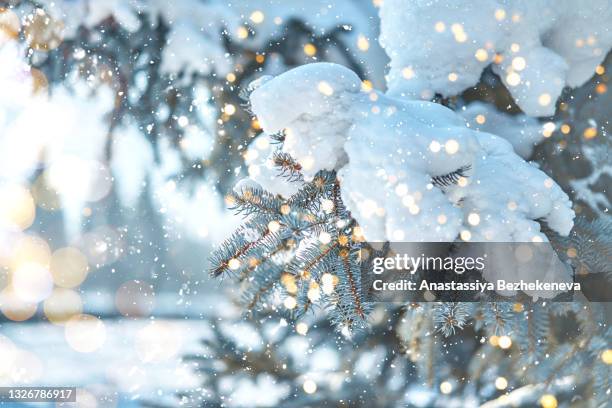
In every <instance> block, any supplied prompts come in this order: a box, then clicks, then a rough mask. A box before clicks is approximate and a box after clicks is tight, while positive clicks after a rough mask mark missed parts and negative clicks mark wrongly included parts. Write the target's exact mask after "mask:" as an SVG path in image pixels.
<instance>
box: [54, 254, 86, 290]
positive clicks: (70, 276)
mask: <svg viewBox="0 0 612 408" xmlns="http://www.w3.org/2000/svg"><path fill="white" fill-rule="evenodd" d="M50 269H51V275H52V276H53V281H54V282H55V284H56V285H57V286H61V287H62V288H74V287H75V286H78V285H80V284H81V283H83V281H84V280H85V278H86V277H87V273H88V270H89V266H88V265H87V258H86V257H85V255H83V254H82V253H81V251H79V250H78V249H76V248H72V247H65V248H60V249H58V250H56V251H55V252H53V255H52V256H51V268H50Z"/></svg>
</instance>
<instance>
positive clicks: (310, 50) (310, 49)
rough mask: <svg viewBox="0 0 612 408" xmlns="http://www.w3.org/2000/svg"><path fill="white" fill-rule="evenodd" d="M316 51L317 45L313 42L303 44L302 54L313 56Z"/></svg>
mask: <svg viewBox="0 0 612 408" xmlns="http://www.w3.org/2000/svg"><path fill="white" fill-rule="evenodd" d="M316 53H317V47H315V46H314V44H311V43H308V44H305V45H304V54H306V55H308V56H309V57H313V56H314V55H315V54H316Z"/></svg>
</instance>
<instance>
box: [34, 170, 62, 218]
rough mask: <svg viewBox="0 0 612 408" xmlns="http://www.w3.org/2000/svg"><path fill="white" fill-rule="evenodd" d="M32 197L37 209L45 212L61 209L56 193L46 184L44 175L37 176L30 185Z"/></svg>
mask: <svg viewBox="0 0 612 408" xmlns="http://www.w3.org/2000/svg"><path fill="white" fill-rule="evenodd" d="M32 197H33V198H34V201H35V202H36V204H37V205H38V207H40V208H42V209H43V210H45V211H57V210H59V209H60V208H61V202H60V198H59V195H58V193H57V191H56V190H55V189H53V188H52V187H50V186H49V185H48V184H47V182H46V179H45V176H44V175H41V176H38V178H37V179H36V181H34V184H32Z"/></svg>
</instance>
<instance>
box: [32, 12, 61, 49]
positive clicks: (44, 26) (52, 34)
mask: <svg viewBox="0 0 612 408" xmlns="http://www.w3.org/2000/svg"><path fill="white" fill-rule="evenodd" d="M24 33H25V39H26V41H27V42H28V44H29V45H30V47H32V48H33V49H35V50H37V51H50V50H53V49H55V48H57V47H58V46H59V45H60V44H61V42H62V40H63V38H64V24H63V23H62V22H61V21H58V20H56V19H54V18H53V17H51V16H50V15H48V14H47V13H45V11H44V10H42V9H36V10H35V11H34V12H32V14H30V15H29V16H27V17H26V19H25V23H24Z"/></svg>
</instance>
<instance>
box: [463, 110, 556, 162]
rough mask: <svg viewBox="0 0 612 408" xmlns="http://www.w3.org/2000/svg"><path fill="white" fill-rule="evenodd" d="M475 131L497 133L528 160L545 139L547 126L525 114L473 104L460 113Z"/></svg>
mask: <svg viewBox="0 0 612 408" xmlns="http://www.w3.org/2000/svg"><path fill="white" fill-rule="evenodd" d="M458 113H459V114H460V115H461V116H463V117H464V118H465V120H466V121H467V123H468V126H469V127H470V128H472V129H474V130H479V131H482V132H490V133H495V134H496V135H497V136H501V137H503V138H504V139H506V140H507V141H509V142H510V144H511V145H512V147H513V148H514V151H515V152H516V153H517V154H518V155H519V156H521V157H522V158H523V159H528V158H529V157H530V156H531V153H532V152H533V148H534V146H535V145H537V144H538V143H539V142H541V141H542V140H543V138H544V133H545V130H546V129H545V128H544V127H545V126H546V124H544V125H543V124H541V123H540V122H539V121H538V120H537V119H534V118H532V117H529V116H527V115H525V114H517V115H510V114H507V113H504V112H500V111H499V110H497V109H496V108H495V107H494V106H493V105H489V104H486V103H482V102H473V103H471V104H469V105H467V106H465V107H463V108H462V109H460V110H459V111H458Z"/></svg>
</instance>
